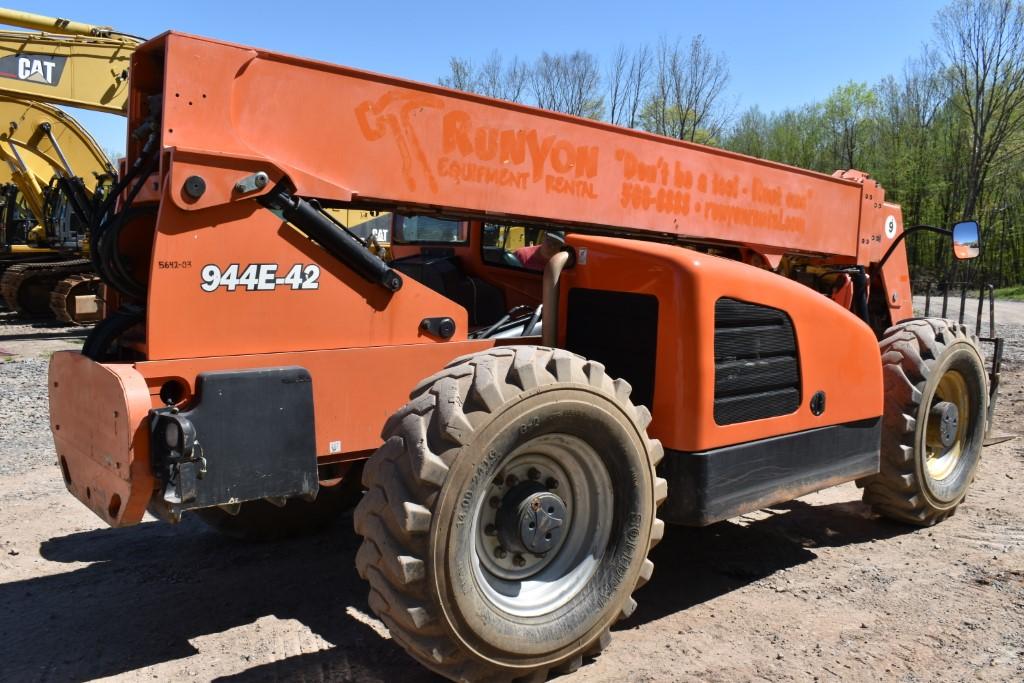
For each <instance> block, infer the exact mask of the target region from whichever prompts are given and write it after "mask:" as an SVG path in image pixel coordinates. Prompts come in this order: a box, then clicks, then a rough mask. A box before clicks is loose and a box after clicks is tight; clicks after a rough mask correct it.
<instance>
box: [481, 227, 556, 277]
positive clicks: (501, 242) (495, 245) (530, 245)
mask: <svg viewBox="0 0 1024 683" xmlns="http://www.w3.org/2000/svg"><path fill="white" fill-rule="evenodd" d="M564 242H565V238H564V237H563V236H562V233H561V232H557V231H553V230H544V229H543V228H539V227H529V226H524V225H500V224H497V223H485V224H484V226H483V239H482V240H481V249H482V252H483V253H482V256H483V261H484V263H487V264H490V265H492V266H505V267H509V268H518V269H519V270H531V271H536V272H541V271H543V270H544V266H545V264H546V263H547V260H548V259H549V258H550V257H551V256H552V255H553V254H555V253H557V252H558V250H559V249H560V248H561V246H562V245H563V244H564Z"/></svg>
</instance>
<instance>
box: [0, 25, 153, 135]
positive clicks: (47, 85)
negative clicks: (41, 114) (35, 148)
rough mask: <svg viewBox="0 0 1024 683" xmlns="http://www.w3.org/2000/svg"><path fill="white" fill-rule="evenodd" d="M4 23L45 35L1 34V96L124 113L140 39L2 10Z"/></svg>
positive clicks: (102, 28)
mask: <svg viewBox="0 0 1024 683" xmlns="http://www.w3.org/2000/svg"><path fill="white" fill-rule="evenodd" d="M0 23H6V24H10V25H13V26H21V27H24V28H31V29H41V30H43V31H46V32H45V33H34V32H26V31H0V93H5V94H8V95H12V96H15V97H21V98H24V99H30V100H33V101H37V102H39V101H41V102H54V103H57V104H66V105H70V106H73V107H81V108H83V109H92V110H94V111H102V112H108V113H112V114H121V115H123V114H124V113H125V100H126V97H127V94H128V67H129V60H130V59H131V55H132V52H133V51H134V50H135V47H136V46H137V45H138V44H139V42H140V41H139V40H138V39H137V38H134V37H132V36H127V35H124V34H119V33H115V32H113V31H112V30H111V29H110V28H109V27H99V26H92V25H89V24H83V23H80V22H73V21H70V20H67V19H58V18H53V17H45V16H42V15H38V14H32V13H30V12H17V11H14V10H8V9H2V8H0Z"/></svg>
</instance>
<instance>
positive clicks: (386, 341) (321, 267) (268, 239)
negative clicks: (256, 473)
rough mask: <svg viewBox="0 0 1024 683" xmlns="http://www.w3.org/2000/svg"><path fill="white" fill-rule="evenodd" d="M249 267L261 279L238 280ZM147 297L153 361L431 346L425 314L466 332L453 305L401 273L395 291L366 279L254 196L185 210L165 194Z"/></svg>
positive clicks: (457, 335)
mask: <svg viewBox="0 0 1024 683" xmlns="http://www.w3.org/2000/svg"><path fill="white" fill-rule="evenodd" d="M165 191H166V192H170V191H171V189H170V188H166V189H165ZM232 268H234V270H233V271H231V269H232ZM250 268H255V269H256V270H255V271H252V272H254V273H256V274H257V275H259V273H264V274H266V275H265V277H259V278H258V281H254V280H252V279H250V280H249V281H247V282H241V276H242V275H243V274H244V273H245V272H246V271H247V270H248V269H250ZM295 268H298V269H299V271H298V274H299V275H301V278H293V277H290V275H292V274H295V273H294V272H293V271H294V269H295ZM207 269H210V271H208V270H207ZM212 269H216V274H217V275H216V276H214V275H213V271H212ZM267 269H271V270H267ZM312 274H315V276H314V275H312ZM148 296H149V305H148V314H147V320H146V323H147V340H148V348H147V355H148V357H149V358H150V359H152V360H158V359H170V358H189V357H205V356H226V355H244V354H251V353H274V352H289V351H305V350H310V349H337V348H347V347H365V346H391V345H398V344H431V343H435V342H438V340H437V339H436V338H434V337H431V336H430V335H428V334H427V333H425V332H424V331H423V330H421V329H420V321H421V320H423V319H424V318H427V317H450V318H452V319H453V320H454V321H455V324H456V333H455V336H454V337H453V338H452V341H457V340H459V339H465V338H466V334H467V332H468V329H467V317H466V311H465V309H463V308H462V307H461V306H459V305H458V304H456V303H455V302H453V301H450V300H448V299H445V298H444V297H442V296H441V295H440V294H437V293H436V292H433V291H431V290H430V289H428V288H426V287H424V286H423V285H421V284H420V283H418V282H416V281H415V280H413V279H412V278H408V277H406V278H405V282H404V285H403V286H402V289H400V290H399V291H398V292H395V293H394V294H391V293H390V292H387V291H386V290H384V289H382V288H381V287H378V286H376V285H374V284H371V283H369V282H367V281H366V280H364V279H362V278H361V277H359V276H358V275H356V274H355V272H353V271H352V270H351V269H350V268H349V267H348V266H346V265H345V264H343V263H341V262H339V261H338V260H337V259H335V258H334V257H333V256H331V255H330V254H328V253H327V252H326V251H324V250H323V249H322V248H321V247H320V246H318V245H317V244H315V243H314V242H312V241H311V240H310V239H309V238H307V237H306V236H305V235H303V234H302V233H301V232H299V231H298V230H296V229H295V228H293V227H291V226H290V225H289V224H288V223H284V222H282V221H281V219H280V218H278V217H277V216H275V215H274V214H273V213H271V212H270V211H269V210H267V209H265V208H263V207H262V206H260V205H259V204H257V203H256V202H255V201H249V202H246V203H241V204H231V205H226V206H220V207H215V208H210V209H207V210H204V211H197V212H193V211H183V210H181V209H179V208H178V207H177V206H176V205H175V204H174V203H173V202H171V201H169V200H168V199H166V198H165V200H164V201H162V202H161V204H160V215H159V219H158V222H157V233H156V239H155V241H154V244H153V256H152V262H151V264H150V277H149V295H148ZM445 343H451V342H445Z"/></svg>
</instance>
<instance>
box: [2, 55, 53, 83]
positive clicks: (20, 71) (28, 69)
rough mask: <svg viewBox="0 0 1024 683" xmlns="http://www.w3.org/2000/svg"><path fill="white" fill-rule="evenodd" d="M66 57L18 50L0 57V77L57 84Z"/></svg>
mask: <svg viewBox="0 0 1024 683" xmlns="http://www.w3.org/2000/svg"><path fill="white" fill-rule="evenodd" d="M65 62H67V57H64V56H61V55H35V54H30V53H27V52H19V53H15V54H13V55H6V56H4V57H0V77H3V78H13V79H15V80H18V81H26V82H28V83H39V84H41V85H57V84H58V83H60V77H61V74H63V73H64V63H65Z"/></svg>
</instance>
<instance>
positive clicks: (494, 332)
mask: <svg viewBox="0 0 1024 683" xmlns="http://www.w3.org/2000/svg"><path fill="white" fill-rule="evenodd" d="M385 220H386V221H387V224H386V225H387V228H386V229H385V227H384V226H385V223H384V221H385ZM375 221H376V222H375V224H374V225H372V226H368V227H367V228H364V229H363V230H362V232H366V233H367V234H366V235H362V234H360V237H363V238H364V239H368V238H370V237H372V236H373V235H374V234H376V235H386V236H387V237H388V238H389V242H388V243H387V245H386V246H384V245H382V248H384V249H386V251H387V252H388V256H385V258H390V263H389V265H390V266H391V267H392V268H393V269H395V270H397V271H398V272H400V273H402V274H403V275H405V276H407V277H409V278H412V279H414V280H416V281H417V282H419V283H421V284H423V285H426V286H427V287H429V288H430V289H432V290H434V291H435V292H437V293H439V294H441V295H442V296H444V297H446V298H448V299H451V300H452V301H455V302H456V303H458V304H459V305H460V306H462V307H463V308H465V309H466V311H467V313H468V318H469V326H470V334H469V336H470V337H472V338H479V339H483V338H510V337H533V336H539V335H540V333H541V308H540V302H541V281H542V276H543V271H544V265H545V263H546V260H547V258H550V255H551V254H552V253H555V252H557V251H558V250H559V249H560V248H561V246H562V245H564V241H565V240H564V237H562V236H561V235H560V234H559V233H556V232H553V231H545V230H544V229H543V228H539V227H526V226H522V225H504V224H497V223H481V222H480V221H460V220H451V219H444V218H436V217H434V216H424V215H401V214H386V217H385V216H384V215H382V216H380V217H378V218H376V219H375ZM356 227H357V228H358V227H361V226H356ZM357 234H358V233H357Z"/></svg>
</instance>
